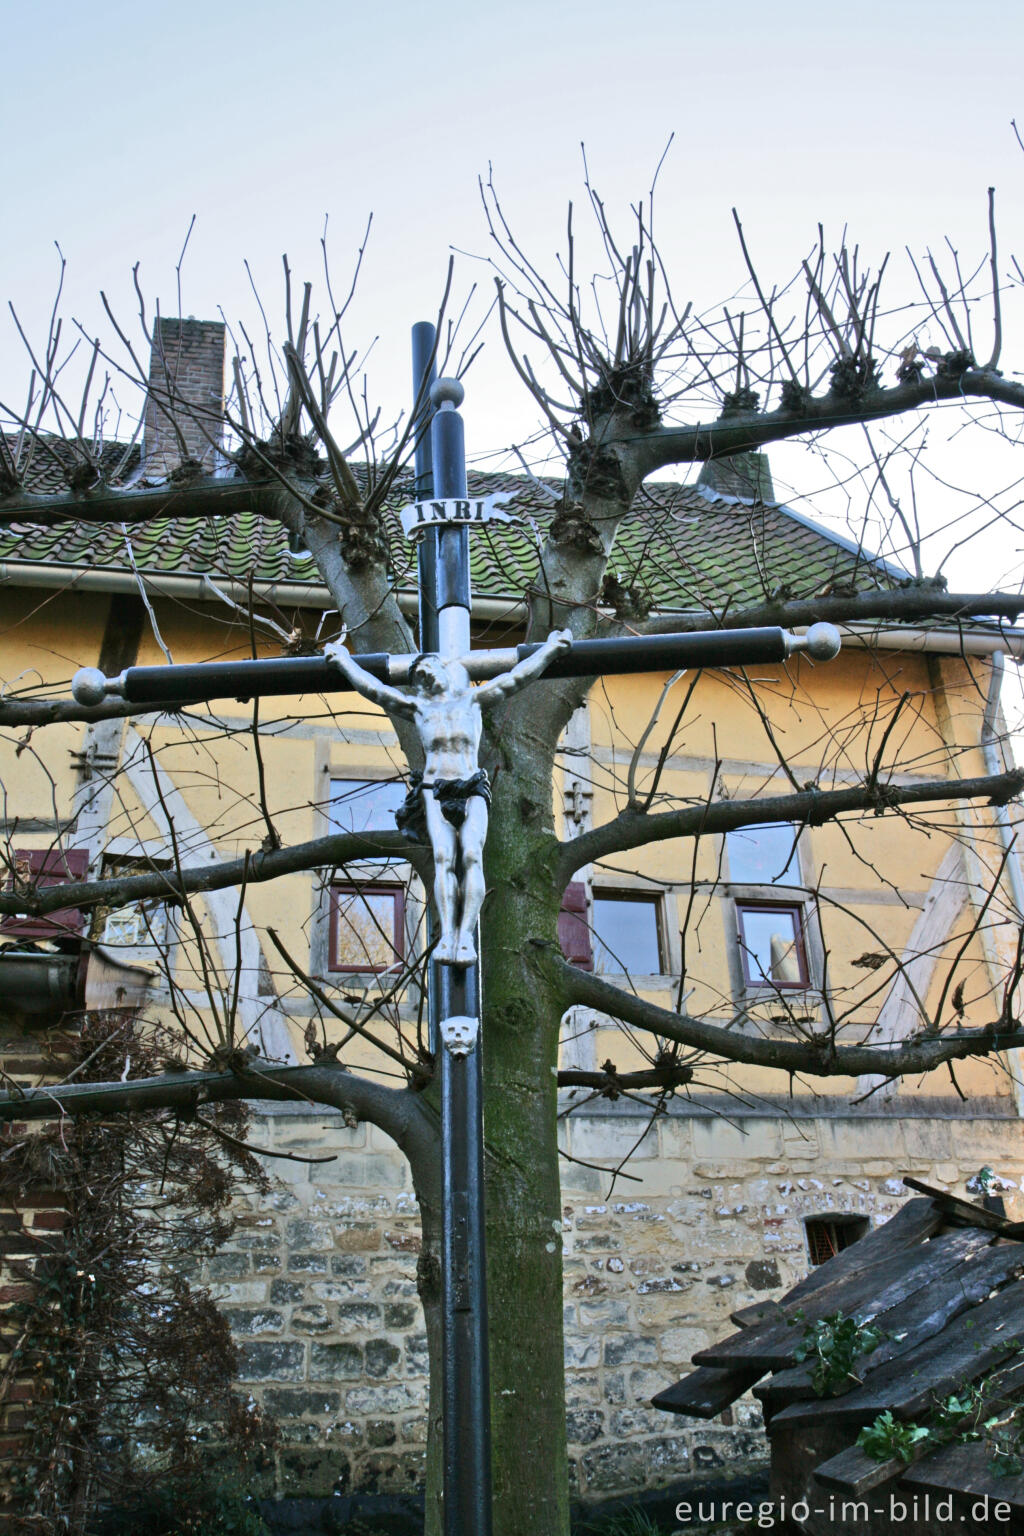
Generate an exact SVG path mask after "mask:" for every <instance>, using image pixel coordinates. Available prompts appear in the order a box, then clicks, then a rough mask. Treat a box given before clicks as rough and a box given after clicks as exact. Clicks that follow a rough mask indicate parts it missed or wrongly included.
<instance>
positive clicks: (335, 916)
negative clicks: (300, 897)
mask: <svg viewBox="0 0 1024 1536" xmlns="http://www.w3.org/2000/svg"><path fill="white" fill-rule="evenodd" d="M404 956H405V888H404V887H403V886H401V885H390V884H385V883H383V882H381V881H378V880H373V881H367V882H366V884H365V885H359V884H357V883H356V882H354V881H350V882H346V883H343V884H338V885H332V886H331V933H330V943H329V945H328V958H327V964H328V968H329V969H330V970H332V971H342V972H352V971H371V972H381V971H390V970H394V969H395V967H396V966H398V965H400V964H401V962H402V960H403V958H404Z"/></svg>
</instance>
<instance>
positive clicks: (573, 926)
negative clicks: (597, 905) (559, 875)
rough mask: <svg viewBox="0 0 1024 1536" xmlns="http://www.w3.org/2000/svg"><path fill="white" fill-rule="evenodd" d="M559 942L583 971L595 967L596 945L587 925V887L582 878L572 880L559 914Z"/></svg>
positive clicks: (570, 962)
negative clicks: (592, 941)
mask: <svg viewBox="0 0 1024 1536" xmlns="http://www.w3.org/2000/svg"><path fill="white" fill-rule="evenodd" d="M558 942H559V944H560V945H561V946H562V954H563V955H564V956H565V958H566V959H567V960H568V961H569V964H570V965H578V966H579V968H580V970H581V971H592V970H593V969H594V947H593V944H592V943H591V938H590V929H589V927H588V926H587V888H586V886H585V885H584V884H583V881H582V880H570V882H569V884H568V885H567V886H566V888H565V894H564V895H563V897H562V909H561V911H560V912H559V914H558Z"/></svg>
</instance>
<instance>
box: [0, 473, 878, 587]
mask: <svg viewBox="0 0 1024 1536" xmlns="http://www.w3.org/2000/svg"><path fill="white" fill-rule="evenodd" d="M42 488H43V487H42V486H41V485H34V486H33V489H42ZM54 488H56V487H54ZM469 489H470V494H471V495H479V496H484V495H490V494H493V493H495V492H505V493H506V494H509V495H511V496H513V497H514V500H513V501H512V502H511V503H510V504H509V507H508V510H509V511H511V512H513V513H516V514H518V516H519V517H520V518H522V520H523V521H522V522H521V523H520V524H518V525H509V524H503V523H492V524H490V525H488V526H486V527H483V528H478V529H476V530H474V532H473V536H472V539H471V551H472V553H471V564H472V576H473V590H474V592H475V593H476V594H477V595H478V596H481V597H485V596H490V597H510V598H514V597H518V596H520V595H521V594H522V593H523V592H524V591H525V590H527V589H528V588H529V587H530V586H531V584H532V583H533V582H534V580H535V579H536V576H537V567H538V546H539V543H540V541H541V540H542V539H543V537H544V534H545V532H546V530H547V527H548V525H549V524H550V522H551V519H552V516H553V515H554V513H555V512H556V511H557V508H558V504H559V501H560V499H561V492H562V486H561V483H560V482H559V481H556V480H543V481H542V480H537V479H528V478H527V477H525V476H516V475H505V474H494V473H486V474H471V475H470V487H469ZM412 499H413V492H412V483H411V478H410V477H408V476H406V477H402V478H401V479H400V480H399V482H398V483H397V484H396V486H395V488H394V491H393V494H392V495H391V497H390V500H389V503H388V506H387V507H386V508H385V513H384V516H385V523H386V528H387V534H388V541H389V546H390V548H391V551H392V561H393V565H394V570H395V576H396V580H397V582H398V584H399V585H400V586H412V585H413V584H414V568H413V562H412V551H411V546H410V545H409V544H408V542H407V541H406V539H405V537H404V535H403V533H402V530H401V527H400V525H399V522H398V516H397V514H398V509H399V508H400V507H402V506H403V505H405V504H406V503H407V502H408V501H410V500H412ZM126 538H128V539H130V540H131V546H132V550H133V552H134V556H135V562H136V565H137V567H138V569H139V571H140V572H141V573H142V574H143V575H150V576H154V577H156V576H160V575H191V576H198V575H203V574H205V575H208V576H210V577H211V578H212V579H213V580H215V581H216V580H217V578H221V579H234V580H235V581H241V582H248V581H249V579H250V578H252V579H253V580H254V581H256V582H258V583H261V584H262V583H270V584H272V583H275V582H284V581H286V582H288V583H289V585H299V586H301V585H309V586H310V587H314V586H319V585H320V578H319V574H318V572H317V570H316V567H315V566H314V564H313V562H312V560H311V559H308V558H305V559H303V558H296V557H295V556H293V555H292V554H291V553H290V551H289V548H288V535H287V533H286V532H285V530H284V529H283V528H282V527H281V526H280V524H278V523H274V522H267V521H265V520H263V519H262V518H259V517H257V516H256V515H255V514H254V513H240V514H237V515H235V516H232V517H212V518H208V517H177V518H171V517H159V518H154V519H153V520H152V521H151V522H149V523H144V524H138V525H134V526H129V528H128V531H127V534H126V533H125V532H124V531H123V529H122V528H121V526H120V525H118V524H95V523H79V522H68V523H62V524H59V525H57V526H55V527H51V528H40V527H36V526H33V525H31V524H29V523H20V524H19V523H15V524H11V525H8V526H6V527H0V562H5V563H8V565H9V564H10V562H18V563H22V562H29V563H32V564H47V565H55V566H60V567H65V568H68V569H69V571H71V570H76V569H77V570H82V569H83V568H86V569H88V568H91V569H101V570H102V569H107V570H127V569H128V568H129V561H128V558H127V552H126V548H125V540H126ZM611 571H612V573H613V574H614V576H615V578H616V579H617V580H618V581H619V582H620V583H621V584H622V586H624V587H629V588H636V589H637V590H638V591H639V592H640V593H641V594H642V595H643V597H644V598H645V599H646V600H648V601H650V602H651V603H652V604H653V606H655V607H657V608H661V609H672V608H680V609H687V608H710V609H712V610H718V609H722V608H724V607H726V606H727V605H728V606H732V605H734V604H736V603H741V604H749V603H755V602H759V601H762V600H763V599H765V598H767V597H771V596H797V597H799V596H812V595H815V594H817V593H820V592H821V591H823V590H824V589H826V588H828V587H829V586H834V587H838V588H840V589H841V590H850V589H851V588H856V589H857V590H864V589H867V588H870V587H877V586H889V585H891V584H892V583H893V582H894V581H895V580H897V579H899V577H900V576H901V575H902V574H903V573H902V572H900V571H899V570H897V569H895V568H894V567H892V566H891V565H888V564H887V563H886V562H883V561H880V560H878V559H877V558H875V557H873V556H872V555H870V554H869V553H868V552H866V551H858V550H857V549H856V548H855V547H854V546H853V545H852V544H849V543H847V542H846V541H844V540H841V539H839V538H837V537H835V536H834V535H831V534H829V533H827V532H826V531H825V530H824V529H821V528H818V527H816V526H815V525H813V524H812V523H810V522H809V521H807V520H806V519H804V518H802V517H800V516H798V515H797V514H795V513H793V512H791V511H789V510H788V509H787V508H785V507H783V506H781V505H778V504H776V503H771V502H769V503H767V504H765V503H751V502H747V501H741V500H738V499H736V498H734V497H728V496H720V495H716V494H715V493H714V492H712V491H709V490H707V489H705V488H704V487H700V486H696V485H690V486H682V485H676V484H648V485H645V486H644V487H643V488H642V490H641V492H640V494H639V496H638V497H637V501H636V505H635V507H634V511H633V513H632V515H631V516H630V518H629V520H628V521H627V522H626V523H625V524H624V525H623V526H622V528H621V529H620V532H619V535H618V538H617V540H616V544H615V547H614V550H613V552H612V560H611ZM7 574H8V579H9V580H16V579H17V572H16V570H14V571H12V570H10V568H9V569H8V573H7Z"/></svg>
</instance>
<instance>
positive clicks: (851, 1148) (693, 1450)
mask: <svg viewBox="0 0 1024 1536" xmlns="http://www.w3.org/2000/svg"><path fill="white" fill-rule="evenodd" d="M328 1119H329V1117H327V1116H325V1114H324V1113H323V1112H319V1113H309V1114H303V1113H297V1112H295V1111H293V1110H292V1109H290V1108H289V1109H288V1110H287V1111H278V1112H276V1113H273V1114H268V1115H267V1117H266V1118H265V1119H261V1120H260V1121H259V1122H258V1123H257V1125H256V1126H254V1129H253V1133H252V1139H253V1141H254V1142H256V1143H259V1142H261V1141H262V1142H263V1144H264V1145H270V1146H276V1147H278V1148H280V1149H282V1150H289V1151H303V1150H307V1151H308V1150H315V1151H317V1152H323V1151H325V1150H331V1151H337V1152H338V1154H339V1156H338V1159H337V1161H336V1162H334V1163H327V1164H321V1165H316V1166H306V1165H302V1164H298V1163H283V1162H280V1161H275V1162H274V1163H273V1164H272V1172H273V1173H274V1174H275V1175H276V1177H277V1179H278V1181H279V1182H278V1185H277V1188H276V1189H275V1190H274V1192H273V1193H272V1194H271V1195H269V1196H268V1197H266V1198H265V1199H262V1200H258V1201H252V1202H249V1203H248V1204H247V1205H246V1206H245V1208H244V1209H242V1210H241V1212H240V1215H241V1224H240V1226H239V1229H238V1233H237V1235H236V1236H235V1238H234V1239H233V1240H232V1242H231V1243H229V1245H228V1246H227V1247H226V1248H225V1249H224V1250H223V1251H222V1252H221V1253H220V1254H218V1255H217V1256H216V1257H215V1258H214V1259H212V1260H210V1261H209V1262H208V1264H207V1265H206V1266H205V1267H204V1270H203V1271H202V1273H201V1276H200V1278H203V1279H205V1280H207V1281H208V1282H209V1283H210V1284H211V1286H212V1287H213V1289H214V1293H215V1294H216V1295H217V1296H218V1297H219V1299H220V1301H221V1304H222V1305H223V1307H224V1308H225V1309H226V1311H227V1314H228V1316H229V1319H230V1321H231V1324H232V1327H233V1329H234V1331H235V1335H236V1337H237V1339H238V1342H239V1344H240V1346H241V1351H242V1361H243V1364H242V1382H243V1384H244V1385H245V1386H246V1387H247V1388H248V1389H249V1390H251V1391H252V1392H253V1394H254V1395H255V1396H256V1397H258V1398H260V1399H262V1400H263V1401H264V1402H265V1403H266V1404H267V1406H268V1407H269V1408H271V1409H272V1410H273V1412H274V1413H275V1415H276V1416H277V1417H278V1419H279V1422H280V1426H281V1430H282V1442H281V1446H280V1450H279V1453H278V1467H277V1479H278V1488H279V1490H280V1492H281V1493H282V1494H285V1495H287V1496H293V1497H294V1496H299V1495H326V1494H329V1493H331V1492H332V1491H337V1492H346V1491H349V1490H355V1489H366V1490H378V1491H379V1490H388V1491H408V1490H409V1489H410V1488H413V1487H415V1486H417V1485H419V1484H420V1482H421V1479H422V1476H423V1467H424V1451H425V1446H424V1439H425V1406H426V1392H427V1357H426V1339H425V1335H424V1330H423V1319H422V1313H421V1310H420V1306H419V1302H418V1299H417V1296H416V1285H415V1271H416V1255H417V1252H418V1250H419V1236H418V1219H417V1209H416V1202H415V1199H414V1197H413V1195H412V1192H411V1184H410V1181H409V1173H408V1168H407V1166H406V1164H405V1162H404V1160H403V1159H402V1157H401V1156H400V1154H399V1153H398V1152H397V1150H396V1149H395V1148H394V1146H393V1144H392V1143H391V1142H390V1141H388V1139H387V1138H386V1137H384V1136H383V1135H382V1133H380V1132H379V1131H377V1130H376V1129H374V1128H372V1127H368V1126H358V1127H357V1128H355V1129H354V1130H346V1129H344V1128H343V1127H339V1128H338V1129H335V1126H334V1124H333V1121H332V1122H331V1124H330V1129H325V1125H326V1124H327V1123H328ZM645 1124H646V1122H645V1121H644V1120H641V1119H640V1118H639V1117H637V1116H636V1114H635V1113H623V1112H617V1108H615V1109H609V1110H608V1111H606V1112H603V1113H596V1114H595V1113H586V1114H583V1115H580V1116H579V1117H578V1118H575V1119H573V1120H572V1121H571V1122H570V1123H569V1125H568V1126H567V1127H566V1133H565V1134H566V1137H567V1149H568V1150H570V1151H571V1152H572V1153H573V1155H574V1156H576V1157H580V1158H584V1159H586V1160H587V1161H588V1162H595V1161H597V1162H607V1163H608V1164H609V1166H614V1164H615V1163H616V1162H618V1161H619V1160H621V1158H622V1157H623V1156H624V1154H625V1153H626V1152H627V1151H628V1149H629V1148H630V1147H632V1146H633V1144H634V1143H635V1142H636V1141H637V1140H638V1138H639V1137H640V1135H641V1132H642V1131H643V1129H644V1125H645ZM1022 1137H1024V1132H1022V1126H1021V1123H1020V1122H1019V1121H1016V1120H1008V1119H998V1118H991V1119H975V1120H971V1121H966V1120H963V1119H961V1118H959V1117H953V1116H950V1118H948V1119H943V1118H941V1117H937V1116H935V1115H930V1116H929V1117H928V1118H923V1117H922V1118H917V1117H904V1118H897V1117H895V1116H890V1115H885V1116H856V1117H854V1116H850V1115H845V1116H835V1117H833V1116H818V1117H809V1118H808V1117H800V1118H794V1119H785V1118H783V1117H781V1116H780V1117H773V1116H769V1115H763V1116H743V1117H741V1118H740V1119H738V1120H737V1121H736V1122H735V1123H728V1122H725V1121H722V1120H720V1119H717V1118H713V1117H712V1116H710V1115H704V1116H701V1115H699V1114H692V1113H691V1114H688V1115H684V1114H680V1113H673V1114H671V1115H668V1116H665V1117H664V1118H662V1119H660V1120H658V1121H656V1122H655V1123H654V1125H653V1126H652V1127H651V1129H650V1130H649V1131H648V1133H647V1135H646V1136H645V1137H644V1138H643V1140H642V1141H641V1142H640V1145H639V1146H638V1147H637V1149H636V1151H635V1153H634V1155H633V1159H632V1161H631V1162H630V1163H629V1165H628V1167H627V1172H629V1173H630V1174H633V1175H634V1176H635V1175H639V1176H640V1179H641V1182H640V1183H639V1184H637V1183H634V1182H632V1181H631V1180H630V1181H626V1180H620V1181H619V1182H618V1183H617V1184H616V1185H615V1187H614V1189H613V1191H612V1192H611V1194H610V1195H609V1194H608V1184H609V1176H608V1175H606V1174H603V1173H601V1172H599V1171H598V1170H594V1169H589V1168H581V1167H579V1166H577V1165H575V1164H569V1163H567V1164H566V1165H565V1170H566V1171H565V1182H564V1186H563V1217H564V1220H563V1244H564V1252H565V1306H566V1385H567V1403H568V1413H569V1428H570V1440H571V1445H570V1457H571V1463H572V1477H573V1487H574V1491H575V1492H578V1493H579V1494H581V1495H582V1496H583V1497H592V1498H605V1497H609V1496H611V1495H613V1494H619V1493H625V1492H628V1491H630V1490H634V1489H638V1488H642V1487H653V1486H658V1485H663V1484H666V1483H672V1482H675V1481H677V1480H679V1479H682V1478H685V1477H686V1476H688V1475H690V1474H696V1475H700V1476H707V1475H709V1474H714V1473H720V1472H724V1471H728V1470H736V1471H739V1470H743V1469H749V1468H751V1467H753V1466H755V1465H757V1464H759V1463H763V1462H764V1461H765V1460H766V1444H765V1441H764V1437H763V1435H762V1433H761V1430H760V1413H759V1409H758V1407H757V1405H756V1403H755V1401H754V1400H753V1399H752V1398H747V1399H743V1400H741V1402H740V1403H738V1404H737V1405H736V1407H735V1408H733V1409H732V1410H730V1411H729V1412H728V1413H727V1414H726V1415H724V1416H723V1419H722V1420H719V1421H715V1422H712V1423H708V1424H704V1423H702V1422H700V1421H698V1420H694V1419H684V1418H681V1417H676V1416H674V1415H671V1414H666V1413H661V1412H658V1411H656V1410H654V1409H652V1408H651V1407H650V1406H649V1401H650V1398H651V1396H652V1395H653V1394H654V1393H655V1392H657V1391H658V1390H659V1389H661V1388H663V1387H665V1386H667V1385H669V1384H670V1383H671V1382H673V1381H675V1380H677V1379H678V1378H679V1376H681V1375H682V1374H683V1373H684V1372H685V1371H686V1369H687V1368H688V1366H689V1360H690V1356H691V1354H692V1353H693V1351H694V1350H696V1349H699V1348H701V1347H702V1346H703V1345H705V1344H708V1343H711V1342H712V1341H713V1340H714V1339H715V1338H718V1337H721V1336H723V1335H724V1334H725V1333H727V1332H730V1331H732V1330H731V1325H730V1323H729V1321H728V1316H729V1313H730V1312H732V1311H734V1310H736V1309H737V1308H738V1307H741V1306H744V1305H746V1304H747V1303H749V1302H751V1301H755V1300H758V1299H764V1298H765V1297H766V1296H778V1295H781V1294H782V1291H783V1290H784V1289H787V1288H788V1287H789V1286H791V1285H792V1284H793V1283H794V1282H795V1281H796V1280H797V1279H799V1278H800V1277H801V1276H802V1275H803V1274H805V1273H806V1272H807V1267H808V1259H807V1249H806V1242H805V1237H804V1227H803V1222H804V1219H805V1218H806V1217H808V1216H814V1215H818V1214H822V1213H827V1212H830V1211H832V1212H850V1213H855V1214H861V1215H865V1216H869V1217H870V1218H872V1220H874V1221H878V1220H884V1219H885V1218H886V1217H887V1216H888V1215H891V1214H892V1213H893V1212H894V1211H895V1210H896V1209H897V1208H898V1206H899V1205H900V1204H901V1203H902V1201H903V1200H904V1198H906V1192H905V1191H904V1190H903V1189H902V1187H901V1184H900V1179H901V1178H902V1176H903V1174H905V1173H914V1174H916V1175H918V1176H919V1177H922V1178H925V1179H929V1180H932V1181H934V1182H936V1183H938V1184H942V1185H946V1186H948V1187H950V1188H954V1189H956V1190H958V1191H959V1192H961V1193H962V1192H963V1181H964V1180H965V1179H966V1178H967V1177H969V1176H970V1175H971V1174H973V1173H975V1172H977V1170H978V1169H979V1168H980V1167H981V1166H982V1165H983V1164H986V1163H987V1164H989V1165H991V1166H992V1167H993V1168H995V1169H996V1170H997V1171H998V1172H999V1173H1001V1174H1003V1175H1009V1176H1010V1177H1012V1178H1013V1179H1015V1180H1018V1181H1019V1178H1020V1175H1021V1172H1022V1171H1024V1139H1022ZM1011 1208H1012V1202H1011Z"/></svg>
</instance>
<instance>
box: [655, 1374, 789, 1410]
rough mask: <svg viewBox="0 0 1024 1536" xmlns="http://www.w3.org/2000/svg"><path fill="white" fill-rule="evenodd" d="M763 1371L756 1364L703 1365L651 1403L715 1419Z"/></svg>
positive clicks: (666, 1408) (752, 1383) (759, 1376)
mask: <svg viewBox="0 0 1024 1536" xmlns="http://www.w3.org/2000/svg"><path fill="white" fill-rule="evenodd" d="M762 1374H763V1373H762V1371H761V1370H760V1368H759V1367H757V1366H748V1367H746V1368H745V1369H743V1370H738V1371H711V1370H708V1369H707V1368H706V1367H704V1366H702V1367H700V1368H699V1369H698V1370H696V1371H691V1372H690V1374H689V1375H688V1376H684V1377H683V1379H682V1380H681V1381H677V1382H676V1383H675V1384H674V1385H673V1386H671V1387H666V1388H665V1390H664V1392H659V1393H658V1395H657V1397H652V1398H651V1406H652V1407H654V1408H662V1409H664V1410H665V1411H666V1412H667V1413H686V1414H689V1415H691V1416H692V1417H693V1418H695V1419H713V1418H714V1417H715V1416H716V1415H717V1414H719V1413H721V1412H722V1409H723V1408H728V1407H729V1404H730V1403H733V1402H735V1401H736V1399H737V1398H738V1397H740V1396H741V1395H742V1394H743V1393H744V1392H746V1391H747V1389H748V1388H749V1387H752V1386H753V1385H754V1383H755V1382H756V1381H759V1380H760V1379H761V1376H762Z"/></svg>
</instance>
